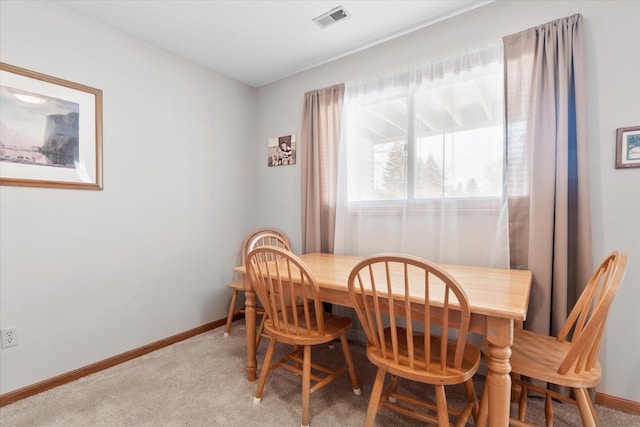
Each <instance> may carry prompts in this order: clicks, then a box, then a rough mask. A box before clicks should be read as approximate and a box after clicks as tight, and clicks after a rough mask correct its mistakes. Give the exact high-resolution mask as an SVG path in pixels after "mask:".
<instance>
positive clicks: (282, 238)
mask: <svg viewBox="0 0 640 427" xmlns="http://www.w3.org/2000/svg"><path fill="white" fill-rule="evenodd" d="M264 245H274V246H280V247H282V248H285V249H287V250H291V243H290V242H289V238H288V237H287V235H286V234H285V233H284V232H282V231H280V230H278V229H277V228H260V229H258V230H255V231H254V232H253V233H251V234H250V235H248V236H247V238H246V239H245V240H244V243H243V244H242V253H241V255H242V265H244V262H245V258H246V256H247V254H248V253H249V252H250V251H251V250H252V249H253V248H254V247H257V246H264ZM229 288H231V289H232V290H233V295H232V296H231V303H230V304H229V314H228V315H227V325H226V327H225V331H224V336H225V337H226V336H229V333H230V331H231V323H232V322H233V318H234V317H235V316H237V315H239V314H244V312H245V308H244V305H243V306H242V308H240V309H236V302H237V299H238V295H239V294H240V293H241V292H246V291H249V290H251V284H250V282H248V281H247V280H245V279H244V278H239V279H237V280H234V281H233V282H231V283H230V284H229ZM257 314H258V315H262V319H261V321H260V326H259V328H258V333H257V335H256V347H257V346H258V345H260V339H261V338H262V336H263V331H264V322H265V317H264V310H262V308H260V307H258V309H257Z"/></svg>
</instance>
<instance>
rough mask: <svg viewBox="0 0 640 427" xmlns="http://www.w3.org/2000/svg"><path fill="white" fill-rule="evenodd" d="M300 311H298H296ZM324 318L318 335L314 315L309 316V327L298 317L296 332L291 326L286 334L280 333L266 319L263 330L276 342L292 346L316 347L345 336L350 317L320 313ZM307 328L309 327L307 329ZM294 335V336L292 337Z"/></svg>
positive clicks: (302, 317) (350, 323) (349, 327)
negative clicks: (322, 331)
mask: <svg viewBox="0 0 640 427" xmlns="http://www.w3.org/2000/svg"><path fill="white" fill-rule="evenodd" d="M298 311H300V309H299V310H298ZM322 314H323V317H324V333H322V334H320V333H318V327H317V324H316V321H315V315H312V316H311V322H310V323H311V325H306V324H305V322H304V316H302V315H301V316H300V325H299V326H300V327H299V329H298V330H297V332H296V329H295V328H294V326H293V325H290V327H289V328H288V330H287V332H283V331H280V330H279V329H277V328H275V327H274V325H273V322H272V321H271V319H267V321H266V323H265V325H264V328H265V330H266V331H267V332H268V333H269V335H271V336H272V337H275V338H276V339H277V340H278V341H280V342H283V343H287V344H293V345H317V344H324V343H327V342H330V341H333V340H334V339H336V338H339V337H340V336H341V335H343V334H345V333H346V332H347V331H348V330H349V329H351V325H352V323H353V321H352V320H351V318H350V317H342V316H336V315H334V314H331V313H322ZM307 326H309V327H308V328H307ZM292 334H294V335H292Z"/></svg>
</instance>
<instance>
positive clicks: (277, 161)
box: [267, 135, 296, 166]
mask: <svg viewBox="0 0 640 427" xmlns="http://www.w3.org/2000/svg"><path fill="white" fill-rule="evenodd" d="M295 164H296V136H295V135H285V136H279V137H275V138H269V142H268V158H267V165H269V166H285V165H295Z"/></svg>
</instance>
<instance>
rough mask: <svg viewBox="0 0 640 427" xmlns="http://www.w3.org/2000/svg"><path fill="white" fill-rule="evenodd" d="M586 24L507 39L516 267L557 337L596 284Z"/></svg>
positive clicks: (575, 20) (532, 316)
mask: <svg viewBox="0 0 640 427" xmlns="http://www.w3.org/2000/svg"><path fill="white" fill-rule="evenodd" d="M582 27H583V24H582V16H581V15H580V14H576V15H573V16H569V17H566V18H562V19H558V20H556V21H553V22H549V23H547V24H544V25H541V26H538V27H535V28H530V29H527V30H525V31H522V32H519V33H516V34H512V35H509V36H506V37H504V39H503V42H504V58H505V96H506V118H507V124H506V135H507V187H508V195H509V230H510V231H509V232H510V239H509V240H510V259H511V266H512V267H513V268H524V269H528V270H531V271H532V272H533V286H532V291H531V296H530V301H529V312H528V316H527V321H526V324H525V326H526V328H527V329H531V330H534V331H536V332H540V333H545V334H551V335H556V334H557V333H558V332H559V330H560V328H561V326H562V324H563V323H564V321H565V319H566V317H567V314H568V311H569V310H570V309H571V307H573V305H574V304H575V302H576V300H577V298H578V297H579V295H580V293H581V292H582V289H583V288H584V286H585V285H586V283H587V281H588V280H589V277H590V276H591V274H592V269H593V259H592V248H591V216H590V210H589V170H588V147H587V133H586V128H587V123H586V118H587V111H586V107H587V106H586V100H585V94H586V79H585V75H584V71H583V70H584V41H583V34H582V32H583V30H582Z"/></svg>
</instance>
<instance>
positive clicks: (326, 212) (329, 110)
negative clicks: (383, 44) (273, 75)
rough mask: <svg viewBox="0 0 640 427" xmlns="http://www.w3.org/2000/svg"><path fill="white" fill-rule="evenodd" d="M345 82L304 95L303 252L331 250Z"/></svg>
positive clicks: (333, 233)
mask: <svg viewBox="0 0 640 427" xmlns="http://www.w3.org/2000/svg"><path fill="white" fill-rule="evenodd" d="M343 97H344V84H338V85H334V86H331V87H327V88H324V89H319V90H313V91H310V92H307V93H305V95H304V117H303V122H302V138H301V140H302V148H303V149H302V167H301V171H302V251H303V253H309V252H329V253H331V252H333V246H334V235H335V217H336V205H335V204H336V189H337V176H338V147H339V142H340V121H341V116H342V102H343Z"/></svg>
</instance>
